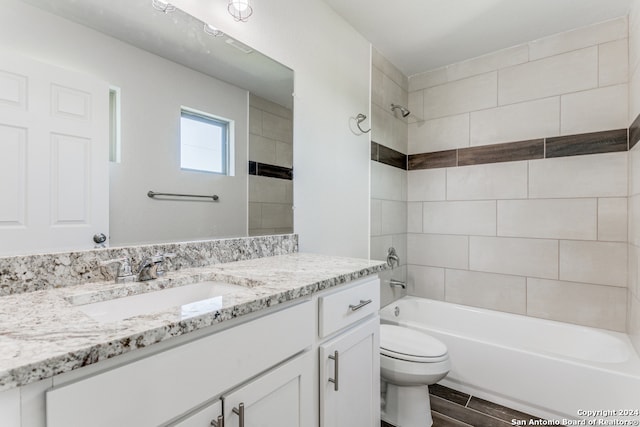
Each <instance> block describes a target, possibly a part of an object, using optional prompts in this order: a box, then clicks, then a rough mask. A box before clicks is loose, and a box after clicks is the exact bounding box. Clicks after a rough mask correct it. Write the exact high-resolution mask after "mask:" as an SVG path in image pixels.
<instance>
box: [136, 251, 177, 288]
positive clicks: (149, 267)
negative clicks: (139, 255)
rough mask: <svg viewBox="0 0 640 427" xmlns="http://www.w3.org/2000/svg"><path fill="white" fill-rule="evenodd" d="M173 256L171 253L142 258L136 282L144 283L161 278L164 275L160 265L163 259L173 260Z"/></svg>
mask: <svg viewBox="0 0 640 427" xmlns="http://www.w3.org/2000/svg"><path fill="white" fill-rule="evenodd" d="M175 256H176V254H173V253H165V254H156V255H153V256H149V257H146V258H144V259H143V260H142V261H141V262H140V265H139V266H138V272H137V278H138V281H140V282H144V281H147V280H153V279H157V278H158V277H159V276H162V275H163V274H164V270H163V269H162V263H163V262H164V261H165V259H167V258H173V257H175Z"/></svg>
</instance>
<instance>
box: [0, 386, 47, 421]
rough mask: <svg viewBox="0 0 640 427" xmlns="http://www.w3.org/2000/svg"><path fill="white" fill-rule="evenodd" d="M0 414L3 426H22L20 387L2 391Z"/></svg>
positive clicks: (0, 394)
mask: <svg viewBox="0 0 640 427" xmlns="http://www.w3.org/2000/svg"><path fill="white" fill-rule="evenodd" d="M0 414H1V415H2V425H3V427H21V426H20V389H19V388H12V389H10V390H5V391H0ZM43 425H44V424H43Z"/></svg>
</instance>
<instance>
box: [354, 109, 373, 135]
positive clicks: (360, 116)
mask: <svg viewBox="0 0 640 427" xmlns="http://www.w3.org/2000/svg"><path fill="white" fill-rule="evenodd" d="M365 120H367V115H366V114H362V113H358V115H357V116H356V126H358V129H360V132H362V133H369V132H371V128H369V129H367V130H364V129H362V128H361V127H360V123H362V122H364V121H365Z"/></svg>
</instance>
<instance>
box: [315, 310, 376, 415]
mask: <svg viewBox="0 0 640 427" xmlns="http://www.w3.org/2000/svg"><path fill="white" fill-rule="evenodd" d="M379 326H380V319H379V317H377V316H376V317H375V318H373V319H372V320H369V321H367V322H365V323H364V324H362V325H360V326H357V327H355V328H353V329H350V330H348V331H347V332H345V333H343V334H341V335H339V336H338V337H337V338H335V339H333V340H331V341H329V342H327V343H325V344H323V345H321V346H320V425H321V426H322V427H353V426H358V427H378V426H379V425H380V350H379V341H380V338H379V330H380V329H379ZM336 352H337V354H336ZM336 379H337V381H336ZM330 380H331V381H330ZM336 383H337V384H336Z"/></svg>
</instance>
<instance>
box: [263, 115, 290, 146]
mask: <svg viewBox="0 0 640 427" xmlns="http://www.w3.org/2000/svg"><path fill="white" fill-rule="evenodd" d="M262 136H264V137H266V138H271V139H275V140H278V141H283V142H288V143H290V144H293V122H292V121H291V120H288V119H285V118H283V117H280V116H278V115H275V114H272V113H269V112H267V111H263V112H262Z"/></svg>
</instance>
